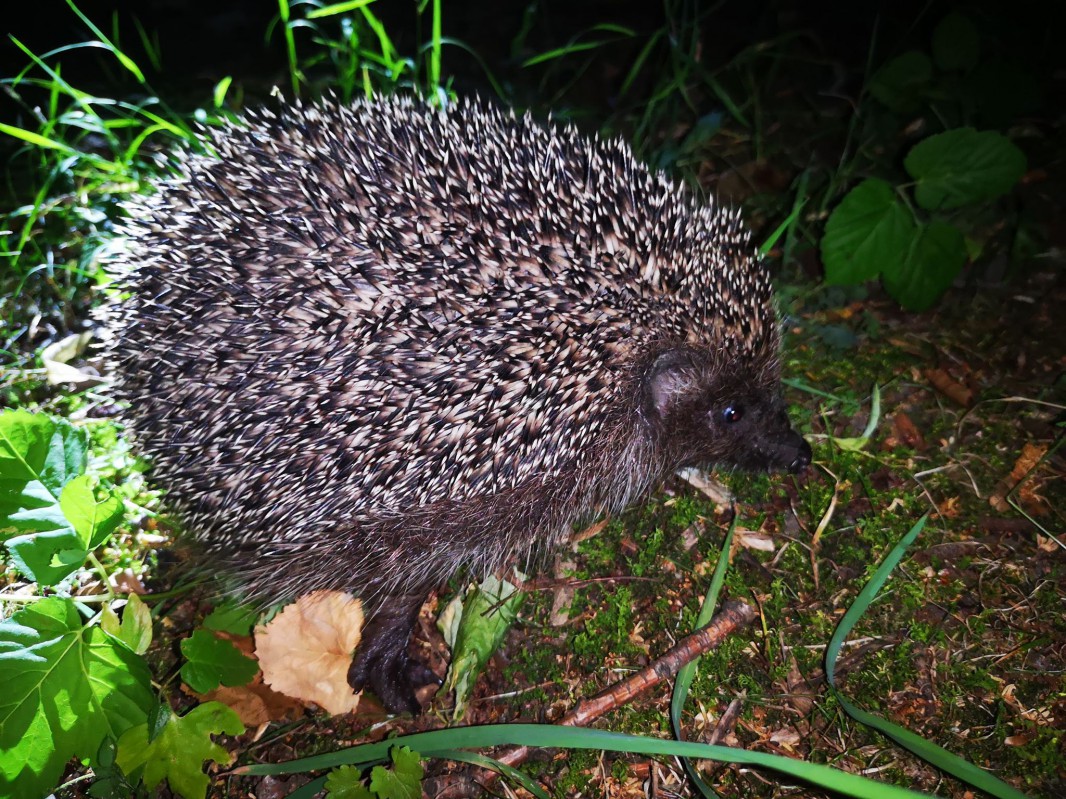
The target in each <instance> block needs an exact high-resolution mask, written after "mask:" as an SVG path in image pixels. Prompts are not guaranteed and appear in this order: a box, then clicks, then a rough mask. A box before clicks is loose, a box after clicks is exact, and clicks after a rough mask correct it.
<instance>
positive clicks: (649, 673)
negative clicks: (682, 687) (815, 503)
mask: <svg viewBox="0 0 1066 799" xmlns="http://www.w3.org/2000/svg"><path fill="white" fill-rule="evenodd" d="M754 619H755V608H753V607H752V606H751V605H747V604H745V603H743V602H726V603H725V604H724V605H723V606H722V609H721V610H720V611H719V612H718V613H717V614H716V615H715V617H714V618H713V619H711V621H710V622H709V623H708V624H707V626H706V627H701V628H700V629H698V630H696V632H694V633H692V634H691V635H686V636H685V637H684V638H682V639H681V640H680V641H678V642H677V643H676V644H674V645H673V646H672V647H670V649H668V650H666V652H665V653H664V654H663V656H662V657H660V658H659V659H658V660H656V661H655V662H654V663H650V664H649V665H647V666H645V667H644V668H642V669H641V670H640V671H638V672H636V673H635V674H632V675H630V676H629V677H627V678H626V679H624V680H622V681H621V682H617V683H615V684H614V685H612V686H609V687H608V688H606V689H604V690H603V691H601V692H600V693H598V694H596V695H595V696H593V697H591V698H589V699H583V700H581V702H579V703H578V706H577V707H575V708H574V709H573V710H571V711H570V712H569V713H567V714H566V715H565V716H563V717H562V718H561V719H559V721H558V722H557V723H558V724H563V725H566V726H568V727H585V726H587V725H588V724H590V723H591V722H593V721H595V720H596V719H598V718H599V717H600V716H602V715H603V714H604V713H607V712H608V711H610V710H614V709H615V708H617V707H620V706H621V705H623V704H625V703H626V702H629V701H630V700H631V699H633V697H635V696H636V695H637V694H639V693H640V692H641V691H646V690H648V689H649V688H651V687H652V686H653V685H658V684H659V683H660V682H662V681H663V680H665V679H666V678H668V677H673V676H675V675H676V674H677V673H678V671H680V670H681V667H682V666H684V665H686V664H687V663H691V662H692V661H693V660H695V659H696V658H698V657H699V656H700V655H702V654H703V653H705V652H709V651H711V650H712V649H714V648H715V647H717V646H718V645H719V644H721V643H722V641H724V640H725V638H726V636H728V635H732V634H733V632H735V631H736V630H737V629H738V628H739V627H743V626H745V625H748V624H751V622H752V621H753V620H754ZM530 752H531V750H530V748H529V747H528V746H514V747H511V748H509V749H507V750H506V751H504V753H503V754H502V755H500V756H498V757H496V760H499V761H500V762H501V763H503V764H504V765H508V766H517V765H519V764H521V763H524V762H525V761H526V759H527V758H528V757H529V755H530ZM479 771H480V772H481V773H480V774H479V775H478V776H479V777H480V779H479V782H482V784H483V785H485V786H486V787H487V786H489V785H491V783H492V782H494V781H495V780H496V779H497V778H498V777H499V775H498V774H497V773H496V772H495V771H488V770H485V769H480V770H479Z"/></svg>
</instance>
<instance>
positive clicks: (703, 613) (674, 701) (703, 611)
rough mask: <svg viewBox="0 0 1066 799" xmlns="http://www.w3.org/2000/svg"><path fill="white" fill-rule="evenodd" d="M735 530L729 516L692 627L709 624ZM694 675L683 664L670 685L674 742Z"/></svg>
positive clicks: (707, 792)
mask: <svg viewBox="0 0 1066 799" xmlns="http://www.w3.org/2000/svg"><path fill="white" fill-rule="evenodd" d="M736 529H737V517H736V514H734V515H733V521H732V523H730V525H729V531H728V532H727V533H726V534H725V540H724V541H723V542H722V552H721V554H720V555H719V556H718V563H717V565H716V566H715V567H714V574H713V575H712V577H711V584H710V586H708V588H707V594H706V596H705V597H704V598H703V605H702V606H701V607H700V612H699V615H697V616H696V628H697V629H699V628H700V627H703V626H704V625H706V624H707V623H709V622H710V620H711V617H712V616H714V609H715V608H716V607H718V597H719V595H720V594H721V592H722V584H723V583H724V582H725V573H726V570H727V569H728V567H729V555H730V553H731V552H732V551H733V532H734V531H735V530H736ZM695 676H696V662H692V663H686V664H685V665H684V666H682V667H681V670H680V671H678V673H677V680H676V681H675V682H674V691H673V694H672V696H671V697H670V726H671V727H672V728H673V731H674V738H675V739H676V740H678V741H681V740H684V739H683V738H682V736H681V711H682V709H683V708H684V706H685V700H686V699H687V698H688V689H689V687H690V686H691V685H692V680H693V679H694V678H695ZM681 764H682V766H684V768H685V772H686V773H687V774H688V777H689V779H690V780H692V782H693V784H694V785H695V786H696V788H697V790H699V792H700V793H701V794H702V795H703V796H706V797H712V796H717V793H716V792H715V791H714V789H712V788H711V786H709V785H708V784H707V783H705V782H704V781H703V780H702V779H701V778H700V775H699V774H698V773H697V772H696V769H695V768H693V766H692V763H691V762H690V761H689V760H688V759H687V758H686V759H684V760H682V761H681Z"/></svg>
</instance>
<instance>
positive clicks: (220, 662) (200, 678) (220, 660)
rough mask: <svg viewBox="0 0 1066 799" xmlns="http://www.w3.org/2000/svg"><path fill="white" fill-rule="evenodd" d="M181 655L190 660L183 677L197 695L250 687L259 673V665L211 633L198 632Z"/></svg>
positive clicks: (186, 640)
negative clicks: (225, 687)
mask: <svg viewBox="0 0 1066 799" xmlns="http://www.w3.org/2000/svg"><path fill="white" fill-rule="evenodd" d="M181 654H183V655H184V656H185V658H186V660H187V662H186V663H185V665H184V666H182V667H181V678H182V679H183V680H185V683H186V684H187V685H188V686H189V687H190V688H192V689H193V690H194V691H196V692H197V693H201V694H206V693H207V692H208V691H213V690H215V689H216V688H218V686H219V684H222V685H228V686H231V687H233V686H237V685H247V684H248V683H249V682H251V680H252V678H253V677H254V676H255V675H256V672H258V671H259V664H258V663H257V662H256V661H255V660H253V659H252V658H250V657H248V656H246V655H245V654H244V653H242V652H241V650H239V649H238V648H237V647H235V646H234V645H233V644H232V643H230V642H229V641H226V640H223V639H222V638H219V637H218V636H215V635H213V634H211V633H210V632H208V631H207V630H196V631H195V632H194V633H193V634H192V635H191V636H189V637H188V638H186V639H185V640H184V641H182V642H181Z"/></svg>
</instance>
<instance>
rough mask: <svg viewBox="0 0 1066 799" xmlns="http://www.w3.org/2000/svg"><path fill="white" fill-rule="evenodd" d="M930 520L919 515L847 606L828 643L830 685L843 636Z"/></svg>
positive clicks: (861, 614) (850, 628) (826, 674)
mask: <svg viewBox="0 0 1066 799" xmlns="http://www.w3.org/2000/svg"><path fill="white" fill-rule="evenodd" d="M928 520H929V514H926V515H925V516H923V517H922V518H920V519H919V520H918V521H917V522H916V523H915V525H914V526H913V527H911V529H910V531H908V533H907V534H906V535H905V536H903V538H902V539H901V540H900V542H899V543H898V544H896V546H894V547H893V548H892V551H891V552H889V553H888V555H886V556H885V559H884V560H883V561H881V565H880V566H878V567H877V571H875V572H874V574H873V577H871V578H870V580H869V581H868V582H867V583H866V585H864V586H863V588H862V590H861V591H859V594H858V596H856V597H855V601H854V602H852V603H851V607H850V608H848V610H847V612H846V613H845V614H844V618H842V619H841V620H840V624H838V625H837V628H836V630H835V631H834V632H833V637H832V638H830V639H829V645H828V646H827V647H826V650H825V679H826V682H828V683H829V684H830V685H835V684H836V682H835V681H836V662H837V657H838V656H839V655H840V647H841V646H842V645H843V643H844V639H845V638H847V637H848V635H849V634H850V633H851V631H852V629H853V628H854V627H855V624H856V623H857V622H858V621H859V619H861V618H862V616H863V614H865V613H866V610H867V608H869V607H870V605H871V604H873V601H874V600H875V599H876V598H877V595H878V593H880V591H881V588H882V586H884V584H885V581H886V580H887V579H888V576H889V575H890V574H891V573H892V570H893V569H895V568H896V566H897V565H898V564H899V562H900V560H902V559H903V554H904V553H905V552H906V551H907V548H908V547H909V546H910V545H911V544H912V543H914V539H916V538H917V537H918V534H919V533H921V532H922V529H923V528H924V527H925V523H926V522H927V521H928Z"/></svg>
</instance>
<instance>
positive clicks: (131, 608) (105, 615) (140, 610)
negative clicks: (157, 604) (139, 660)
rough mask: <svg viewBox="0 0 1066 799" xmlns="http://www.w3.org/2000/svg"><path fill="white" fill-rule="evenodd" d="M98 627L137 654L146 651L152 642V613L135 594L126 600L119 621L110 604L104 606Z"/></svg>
mask: <svg viewBox="0 0 1066 799" xmlns="http://www.w3.org/2000/svg"><path fill="white" fill-rule="evenodd" d="M100 627H101V628H103V630H104V632H106V633H107V634H108V635H112V636H114V637H115V638H117V639H118V640H119V641H121V642H122V643H124V644H125V645H126V646H128V647H129V648H130V649H132V650H133V651H134V652H136V653H137V654H138V655H143V654H144V653H145V652H147V651H148V645H149V644H151V643H152V613H151V611H149V610H148V606H147V605H145V604H144V602H143V601H142V600H141V598H140V597H139V596H137V594H130V595H129V598H128V599H127V600H126V607H125V608H124V609H123V611H122V621H121V622H120V621H119V618H118V614H116V613H115V611H114V609H113V608H112V606H111V605H108V606H106V607H105V608H104V609H103V611H102V613H101V617H100Z"/></svg>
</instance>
